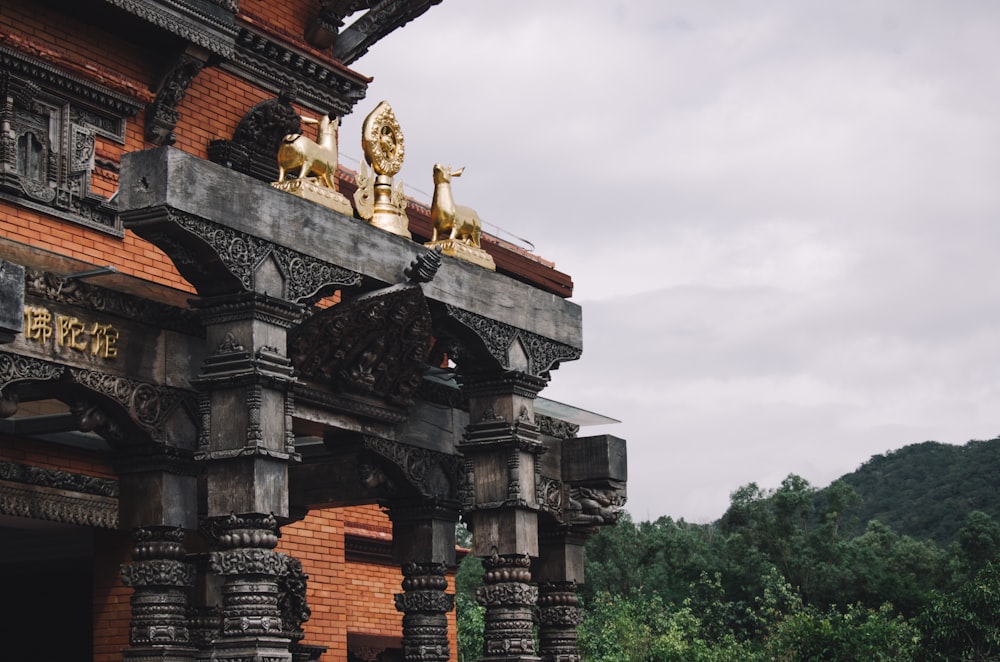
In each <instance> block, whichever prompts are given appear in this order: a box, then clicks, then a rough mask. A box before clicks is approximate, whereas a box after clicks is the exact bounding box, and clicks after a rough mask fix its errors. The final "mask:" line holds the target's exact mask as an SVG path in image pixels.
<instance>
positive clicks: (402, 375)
mask: <svg viewBox="0 0 1000 662" xmlns="http://www.w3.org/2000/svg"><path fill="white" fill-rule="evenodd" d="M430 346H431V319H430V313H429V311H428V310H427V304H426V302H425V301H424V297H423V293H422V292H421V291H420V288H419V287H416V286H405V285H404V286H396V287H390V288H387V289H385V290H379V291H377V292H373V293H370V294H367V295H364V296H362V297H359V298H357V299H355V300H353V301H349V302H346V303H341V304H338V305H336V306H333V307H331V308H328V309H326V310H325V311H322V312H320V313H317V314H316V315H314V316H313V317H312V319H310V320H308V321H306V322H304V323H303V324H302V325H301V326H300V327H299V328H298V329H295V330H293V331H292V332H291V333H290V336H289V341H288V352H289V358H291V360H292V364H293V365H294V366H295V369H296V372H297V374H298V375H299V376H300V377H302V378H305V379H308V380H313V381H315V382H319V383H323V384H327V385H329V386H331V387H332V388H334V389H335V390H337V391H341V392H344V393H349V394H353V395H356V396H360V397H364V398H377V399H379V400H384V401H385V402H388V403H389V404H392V405H395V406H399V407H407V406H409V405H410V404H412V403H413V394H414V392H415V391H416V389H417V387H418V386H419V385H420V382H421V380H422V379H423V373H424V369H425V367H426V360H427V356H428V354H429V352H430Z"/></svg>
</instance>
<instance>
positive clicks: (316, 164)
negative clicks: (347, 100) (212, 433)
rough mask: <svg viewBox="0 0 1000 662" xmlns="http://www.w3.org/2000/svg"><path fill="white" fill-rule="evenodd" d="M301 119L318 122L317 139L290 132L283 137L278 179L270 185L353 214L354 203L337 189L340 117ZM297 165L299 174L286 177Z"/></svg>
mask: <svg viewBox="0 0 1000 662" xmlns="http://www.w3.org/2000/svg"><path fill="white" fill-rule="evenodd" d="M301 120H302V123H303V124H315V125H317V140H312V139H311V138H309V137H308V136H306V135H304V134H302V133H290V134H288V135H286V136H285V137H284V138H282V140H281V145H279V146H278V181H276V182H273V183H272V184H271V186H273V187H275V188H277V189H280V190H282V191H286V192H288V193H291V194H293V195H297V196H299V197H301V198H306V199H307V200H312V201H313V202H317V203H319V204H321V205H323V206H325V207H329V208H331V209H334V210H336V211H339V212H340V213H342V214H348V215H350V214H351V213H352V211H351V203H350V202H349V201H348V200H347V198H345V197H344V196H343V195H341V194H340V193H339V192H338V191H337V128H338V126H339V125H340V120H339V119H333V118H332V117H330V115H329V114H326V115H323V117H322V118H320V119H318V120H314V119H312V118H311V117H303V118H301ZM295 168H298V169H299V173H298V175H297V176H296V177H294V178H290V179H286V175H287V174H288V172H289V171H290V170H294V169H295ZM310 175H315V177H310Z"/></svg>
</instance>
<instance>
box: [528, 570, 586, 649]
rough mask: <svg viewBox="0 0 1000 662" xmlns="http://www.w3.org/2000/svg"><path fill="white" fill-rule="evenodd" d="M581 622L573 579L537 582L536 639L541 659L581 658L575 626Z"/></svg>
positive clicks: (581, 615) (579, 607)
mask: <svg viewBox="0 0 1000 662" xmlns="http://www.w3.org/2000/svg"><path fill="white" fill-rule="evenodd" d="M582 622H583V608H582V607H581V606H580V599H579V597H577V593H576V582H542V583H540V584H539V585H538V623H539V628H538V641H539V651H538V653H539V656H540V657H541V658H542V660H543V662H580V660H582V659H583V658H582V657H581V656H580V651H579V649H578V647H577V633H576V628H577V626H579V625H580V623H582Z"/></svg>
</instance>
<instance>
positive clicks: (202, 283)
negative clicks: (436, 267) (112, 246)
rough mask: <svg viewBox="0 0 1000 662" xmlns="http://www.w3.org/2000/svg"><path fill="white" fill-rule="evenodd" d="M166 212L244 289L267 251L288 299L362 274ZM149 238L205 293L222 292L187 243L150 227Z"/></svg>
mask: <svg viewBox="0 0 1000 662" xmlns="http://www.w3.org/2000/svg"><path fill="white" fill-rule="evenodd" d="M167 217H168V218H169V220H170V221H172V222H173V223H175V224H176V225H177V226H178V227H180V228H183V229H184V230H186V231H187V232H189V233H191V234H193V235H195V236H196V237H198V238H199V239H200V240H201V241H203V242H204V243H205V245H206V246H207V247H208V248H209V249H210V250H211V252H212V254H213V255H214V256H215V257H216V258H217V259H218V260H219V261H220V262H221V263H222V265H224V266H225V268H226V269H227V270H228V271H229V273H231V274H232V275H233V276H235V277H236V279H237V281H238V282H239V284H240V286H241V287H242V289H244V290H247V291H252V290H253V289H254V274H255V272H256V270H257V268H258V267H259V266H260V264H261V263H262V262H263V261H264V260H265V259H267V258H269V257H272V256H273V258H274V260H275V262H276V263H277V265H278V268H279V270H280V271H281V275H282V277H283V280H284V292H282V298H284V299H287V300H291V301H304V300H310V299H311V298H312V297H314V296H315V295H318V294H322V293H323V292H324V291H325V290H327V289H329V288H334V287H354V286H356V285H359V284H360V283H361V275H360V274H358V273H356V272H353V271H350V270H348V269H344V268H342V267H338V266H336V265H334V264H331V263H328V262H323V261H322V260H318V259H316V258H314V257H312V256H309V255H306V254H304V253H299V252H297V251H293V250H291V249H288V248H284V247H282V246H277V245H275V244H272V243H270V242H267V241H264V240H263V239H259V238H257V237H254V236H253V235H249V234H246V233H243V232H239V231H237V230H233V229H232V228H227V227H225V226H221V225H216V224H214V223H211V222H209V221H206V220H204V219H201V218H198V217H196V216H192V215H190V214H185V213H183V212H180V211H177V210H175V209H169V210H167ZM149 238H150V240H151V241H153V242H154V243H156V244H157V245H158V246H159V247H160V248H161V249H163V250H164V252H166V253H167V254H168V255H170V257H171V259H172V260H173V261H174V264H175V265H176V266H177V268H178V270H180V271H181V273H182V274H184V275H185V276H186V277H187V278H188V279H189V280H191V282H192V283H193V284H195V286H198V287H199V291H203V293H206V294H221V293H222V291H216V290H214V289H213V288H219V287H220V283H219V278H218V274H217V273H216V272H212V271H210V270H207V269H206V267H205V266H204V261H203V260H202V259H200V258H199V256H198V255H197V254H196V253H195V252H193V251H192V248H191V247H188V246H185V245H184V243H182V242H181V241H180V240H179V239H178V238H177V237H171V236H168V235H167V234H166V233H165V232H163V231H162V230H161V231H158V232H156V233H152V234H151V235H150V236H149ZM222 287H224V285H222Z"/></svg>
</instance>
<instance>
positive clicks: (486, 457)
mask: <svg viewBox="0 0 1000 662" xmlns="http://www.w3.org/2000/svg"><path fill="white" fill-rule="evenodd" d="M461 379H462V391H463V393H464V394H465V395H466V396H467V397H468V399H469V420H470V421H471V423H470V425H469V427H468V428H467V430H466V434H465V439H464V440H463V441H462V443H461V445H460V447H459V448H460V450H461V451H462V453H463V454H464V455H465V458H466V460H465V469H466V476H467V477H466V485H465V490H464V494H463V508H464V512H465V518H466V520H467V521H468V523H469V528H470V529H472V532H473V553H475V554H476V555H477V556H480V557H482V558H483V562H484V565H485V567H486V580H485V585H484V586H482V587H481V588H480V590H479V591H478V593H477V599H478V600H479V602H480V604H482V605H484V606H485V607H486V615H485V620H486V624H485V625H486V627H485V641H484V657H483V660H488V661H490V662H494V661H495V662H515V661H518V662H522V661H524V662H527V661H530V660H538V659H539V658H538V657H537V656H536V654H535V643H534V636H533V620H532V610H533V608H534V606H535V604H536V602H537V599H538V590H537V588H536V587H534V586H533V585H531V584H530V581H531V570H530V566H531V559H532V557H536V556H538V509H539V504H538V495H537V487H536V485H537V474H538V470H539V467H538V456H539V455H541V454H542V453H543V452H544V446H543V445H542V443H541V441H540V440H539V435H538V427H537V425H535V422H534V421H535V419H534V399H535V397H536V396H537V395H538V392H539V391H541V389H542V388H543V387H544V386H545V380H544V379H542V378H540V377H534V376H531V375H528V374H525V373H522V372H517V371H506V372H502V373H498V374H491V375H474V376H468V375H463V376H462V378H461Z"/></svg>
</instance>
